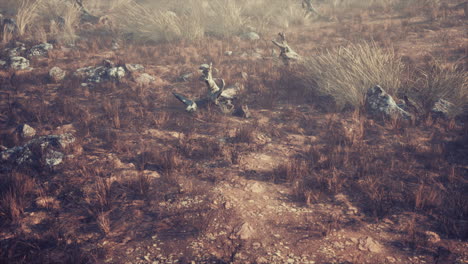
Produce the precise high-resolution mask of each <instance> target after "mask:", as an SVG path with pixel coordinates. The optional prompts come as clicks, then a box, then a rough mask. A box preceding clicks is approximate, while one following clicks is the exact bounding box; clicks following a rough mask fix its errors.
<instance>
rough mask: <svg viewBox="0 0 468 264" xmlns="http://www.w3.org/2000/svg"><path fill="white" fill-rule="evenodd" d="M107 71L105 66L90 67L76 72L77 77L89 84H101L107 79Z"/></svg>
mask: <svg viewBox="0 0 468 264" xmlns="http://www.w3.org/2000/svg"><path fill="white" fill-rule="evenodd" d="M106 73H107V69H106V67H104V66H97V67H94V66H89V67H84V68H80V69H78V70H76V72H75V76H77V77H80V78H84V79H85V80H86V81H87V82H93V83H100V82H101V81H103V80H105V78H106Z"/></svg>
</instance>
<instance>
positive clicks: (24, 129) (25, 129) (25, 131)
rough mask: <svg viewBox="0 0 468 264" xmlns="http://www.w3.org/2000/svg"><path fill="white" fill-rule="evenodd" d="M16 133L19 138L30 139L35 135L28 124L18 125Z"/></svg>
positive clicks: (34, 131)
mask: <svg viewBox="0 0 468 264" xmlns="http://www.w3.org/2000/svg"><path fill="white" fill-rule="evenodd" d="M16 132H17V133H18V135H19V136H20V137H21V138H32V137H34V136H35V135H36V130H35V129H34V128H32V127H31V126H29V125H28V124H22V125H19V126H18V127H17V128H16Z"/></svg>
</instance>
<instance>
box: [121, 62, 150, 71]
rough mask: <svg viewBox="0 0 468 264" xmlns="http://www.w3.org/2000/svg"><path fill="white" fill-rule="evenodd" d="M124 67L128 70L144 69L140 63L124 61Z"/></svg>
mask: <svg viewBox="0 0 468 264" xmlns="http://www.w3.org/2000/svg"><path fill="white" fill-rule="evenodd" d="M125 69H126V70H127V71H128V72H131V73H133V72H139V71H143V70H144V69H145V67H144V66H143V65H141V64H128V63H126V64H125Z"/></svg>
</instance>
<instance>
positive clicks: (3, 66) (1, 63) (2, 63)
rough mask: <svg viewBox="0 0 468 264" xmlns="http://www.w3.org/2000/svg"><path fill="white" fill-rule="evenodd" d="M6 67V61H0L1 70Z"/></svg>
mask: <svg viewBox="0 0 468 264" xmlns="http://www.w3.org/2000/svg"><path fill="white" fill-rule="evenodd" d="M6 65H7V62H6V61H4V60H0V68H5V66H6Z"/></svg>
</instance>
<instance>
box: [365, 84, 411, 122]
mask: <svg viewBox="0 0 468 264" xmlns="http://www.w3.org/2000/svg"><path fill="white" fill-rule="evenodd" d="M365 108H366V111H367V114H369V115H370V116H371V117H372V118H376V119H381V118H391V119H393V118H403V119H406V120H408V119H411V114H409V113H408V112H406V111H405V110H403V109H401V108H400V107H399V106H398V105H397V104H396V102H395V100H393V98H392V97H391V96H390V95H389V94H387V93H386V92H385V91H384V90H383V89H382V87H380V86H379V85H376V86H374V87H373V88H370V89H369V90H368V91H367V96H366V101H365Z"/></svg>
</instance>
